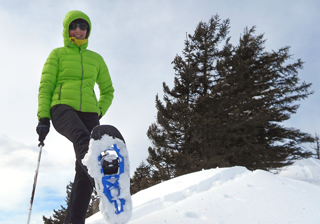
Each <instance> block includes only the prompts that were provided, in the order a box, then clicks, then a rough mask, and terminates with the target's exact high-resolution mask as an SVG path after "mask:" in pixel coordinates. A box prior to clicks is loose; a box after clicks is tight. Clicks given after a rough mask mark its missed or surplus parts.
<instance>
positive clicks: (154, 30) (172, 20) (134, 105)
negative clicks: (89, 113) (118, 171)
mask: <svg viewBox="0 0 320 224" xmlns="http://www.w3.org/2000/svg"><path fill="white" fill-rule="evenodd" d="M70 10H81V11H83V12H85V13H86V14H87V15H88V16H89V17H90V18H91V21H92V25H93V27H92V34H91V36H90V39H89V47H88V48H89V49H90V50H93V51H96V52H98V53H99V54H101V55H102V56H103V58H104V59H105V61H106V63H107V65H108V67H109V70H110V74H111V77H112V80H113V83H114V87H115V90H116V91H115V98H114V102H113V104H112V106H111V108H110V110H109V111H108V112H107V114H106V116H105V117H103V118H102V120H101V123H104V124H111V125H114V126H116V127H117V128H118V129H119V130H120V131H121V132H122V134H123V136H124V138H125V139H126V142H127V146H128V149H129V152H130V163H131V170H132V172H133V171H134V170H135V168H136V167H137V166H138V165H139V163H140V162H141V161H142V160H144V159H146V157H147V149H148V147H149V146H150V141H149V140H148V138H147V136H146V132H147V130H148V127H149V126H150V125H151V123H153V122H155V117H156V109H155V95H156V94H157V93H158V94H159V95H160V96H161V95H162V93H163V91H162V82H166V83H167V84H168V85H169V86H171V87H172V86H173V78H174V70H173V66H172V64H171V62H172V61H173V59H174V57H175V55H176V54H181V51H182V49H183V47H184V46H183V44H184V40H185V36H186V32H188V33H193V32H194V30H195V28H196V25H197V24H198V23H199V22H200V21H205V22H206V21H208V20H209V19H210V17H211V16H212V15H215V14H219V15H220V17H221V19H226V18H229V19H230V21H231V29H230V36H231V41H232V43H237V42H238V40H239V37H240V35H241V33H242V32H243V30H244V28H245V27H246V26H248V27H252V26H254V25H255V26H257V32H256V34H260V33H264V34H265V38H266V39H267V42H266V50H268V51H271V50H277V49H279V48H280V47H284V46H288V45H289V46H291V50H290V52H291V54H293V59H294V60H297V59H298V58H301V59H302V61H304V62H305V65H304V69H303V70H300V71H299V77H300V78H301V80H302V81H306V82H311V83H313V85H312V90H314V91H315V94H313V95H311V96H310V97H309V98H308V99H306V100H304V101H301V102H300V103H301V107H300V109H299V110H298V113H297V114H296V115H293V116H292V118H291V119H290V120H289V121H287V122H286V123H285V125H286V126H289V127H295V128H299V129H301V130H302V131H304V132H308V133H311V134H314V133H315V132H317V133H320V130H319V128H318V127H319V123H320V121H319V120H318V110H319V105H318V99H319V94H320V92H319V91H318V87H319V82H320V80H319V74H318V73H319V69H320V63H319V58H320V57H319V54H320V45H319V36H320V35H319V34H320V30H319V24H320V15H319V10H320V2H319V1H316V0H314V1H311V0H305V1H298V0H296V1H295V0H282V1H278V0H261V1H254V0H250V1H249V0H244V1H242V0H225V1H218V0H161V1H155V0H148V1H147V0H131V1H128V0H95V1H89V0H87V1H85V0H78V1H74V0H70V1H62V0H55V1H44V0H41V1H40V0H29V1H23V0H21V1H19V0H12V1H2V0H0V20H1V21H2V23H1V26H2V27H1V28H2V29H1V34H2V35H0V41H1V54H0V60H1V66H0V72H1V88H0V95H1V109H0V111H1V116H0V124H1V125H0V175H1V177H2V178H3V179H2V180H3V181H1V183H2V184H1V191H0V198H1V199H2V200H0V222H1V223H2V224H9V223H23V222H26V219H27V214H28V209H29V201H30V196H31V190H32V184H33V177H34V170H35V168H36V164H37V157H38V147H37V144H38V142H37V134H36V132H35V127H36V125H37V117H36V113H37V94H38V86H39V80H40V75H41V70H42V67H43V64H44V62H45V60H46V58H47V56H48V55H49V53H50V52H51V50H52V49H54V48H56V47H60V46H62V45H63V39H62V21H63V19H64V16H65V14H66V13H67V12H68V11H70ZM45 144H46V145H45V147H44V151H43V154H42V159H41V166H40V173H39V177H38V185H37V190H36V196H35V201H34V207H33V213H32V217H31V219H32V222H31V223H33V224H40V223H42V215H46V216H50V215H51V214H52V210H53V209H59V208H60V205H61V204H64V199H65V196H66V195H65V187H66V185H67V184H68V183H69V181H72V180H73V175H74V154H73V148H72V144H71V143H70V142H68V140H67V139H65V138H64V137H62V136H60V135H59V134H58V133H57V132H56V131H55V130H54V128H53V127H51V130H50V133H49V135H48V137H47V139H46V141H45Z"/></svg>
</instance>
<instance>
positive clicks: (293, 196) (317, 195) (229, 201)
mask: <svg viewBox="0 0 320 224" xmlns="http://www.w3.org/2000/svg"><path fill="white" fill-rule="evenodd" d="M132 199H133V215H132V218H131V221H130V222H129V223H130V224H149V223H153V224H156V223H184V224H204V223H208V224H209V223H210V224H235V223H239V224H242V223H243V224H287V223H288V224H289V223H290V224H305V223H308V224H316V223H319V222H320V213H319V206H320V160H317V159H312V158H309V159H303V160H299V161H297V162H295V163H294V164H293V165H291V166H289V167H287V168H285V169H284V170H283V171H281V172H280V173H279V174H273V173H270V172H267V171H263V170H256V171H253V172H252V171H249V170H247V169H246V168H245V167H239V166H237V167H231V168H216V169H210V170H203V171H199V172H196V173H191V174H187V175H184V176H180V177H177V178H174V179H171V180H168V181H165V182H163V183H161V184H158V185H156V186H153V187H150V188H148V189H146V190H143V191H140V192H138V193H137V194H135V195H133V197H132ZM86 223H87V224H106V223H107V222H106V221H104V219H103V218H102V215H101V214H100V213H97V214H95V215H94V216H91V217H90V218H88V219H87V221H86Z"/></svg>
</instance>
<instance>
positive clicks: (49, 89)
mask: <svg viewBox="0 0 320 224" xmlns="http://www.w3.org/2000/svg"><path fill="white" fill-rule="evenodd" d="M58 68H59V59H58V50H57V49H55V50H53V51H52V52H51V53H50V55H49V57H48V58H47V60H46V62H45V64H44V66H43V69H42V75H41V80H40V87H39V95H38V120H40V119H41V118H45V117H46V118H51V117H50V107H51V100H52V94H53V91H54V89H55V85H56V79H57V73H58Z"/></svg>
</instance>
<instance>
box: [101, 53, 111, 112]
mask: <svg viewBox="0 0 320 224" xmlns="http://www.w3.org/2000/svg"><path fill="white" fill-rule="evenodd" d="M97 84H98V86H99V89H100V98H99V107H100V111H101V113H102V114H101V116H103V115H105V113H106V112H107V110H108V108H109V107H110V105H111V103H112V100H113V93H114V88H113V86H112V81H111V77H110V74H109V70H108V67H107V65H106V63H105V62H104V60H103V59H102V61H101V63H100V69H99V74H98V76H97Z"/></svg>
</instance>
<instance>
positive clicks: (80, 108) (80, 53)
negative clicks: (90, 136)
mask: <svg viewBox="0 0 320 224" xmlns="http://www.w3.org/2000/svg"><path fill="white" fill-rule="evenodd" d="M79 52H80V56H81V69H82V73H81V85H80V111H81V107H82V84H83V58H82V53H81V48H80V47H79Z"/></svg>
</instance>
